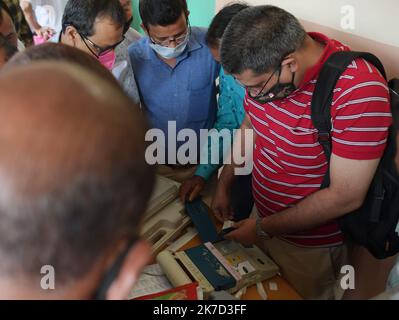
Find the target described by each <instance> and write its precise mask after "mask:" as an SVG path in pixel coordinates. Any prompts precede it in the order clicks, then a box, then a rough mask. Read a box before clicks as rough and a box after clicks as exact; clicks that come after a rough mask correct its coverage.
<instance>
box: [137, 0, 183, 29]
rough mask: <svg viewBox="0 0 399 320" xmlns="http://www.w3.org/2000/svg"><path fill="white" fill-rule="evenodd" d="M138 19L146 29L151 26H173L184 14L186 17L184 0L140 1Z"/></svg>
mask: <svg viewBox="0 0 399 320" xmlns="http://www.w3.org/2000/svg"><path fill="white" fill-rule="evenodd" d="M139 11H140V17H141V20H142V21H143V25H144V26H145V27H146V28H147V29H148V26H149V25H152V26H157V25H159V26H168V25H171V24H174V23H175V22H176V21H177V20H179V18H180V17H181V15H182V14H183V13H184V14H185V15H186V16H187V15H188V8H187V2H186V0H140V4H139Z"/></svg>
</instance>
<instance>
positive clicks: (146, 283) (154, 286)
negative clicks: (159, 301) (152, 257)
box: [128, 264, 173, 300]
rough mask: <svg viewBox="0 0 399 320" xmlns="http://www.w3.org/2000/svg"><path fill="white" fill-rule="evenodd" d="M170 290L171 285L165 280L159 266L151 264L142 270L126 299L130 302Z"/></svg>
mask: <svg viewBox="0 0 399 320" xmlns="http://www.w3.org/2000/svg"><path fill="white" fill-rule="evenodd" d="M150 274H151V275H150ZM172 288H173V287H172V285H171V284H170V282H169V280H168V279H167V278H166V276H165V274H164V272H163V271H162V269H161V267H160V266H159V264H153V265H150V266H147V267H145V268H144V270H143V273H142V274H141V276H140V278H139V280H138V281H137V283H136V285H135V287H134V288H133V290H132V292H131V293H130V295H129V297H128V299H129V300H130V299H134V298H137V297H142V296H145V295H149V294H154V293H158V292H162V291H165V290H169V289H172Z"/></svg>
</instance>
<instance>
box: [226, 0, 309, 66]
mask: <svg viewBox="0 0 399 320" xmlns="http://www.w3.org/2000/svg"><path fill="white" fill-rule="evenodd" d="M305 38H306V31H305V29H304V28H303V26H302V25H301V24H300V22H299V21H298V19H297V18H295V17H294V16H293V15H292V14H290V13H288V12H287V11H285V10H283V9H281V8H278V7H275V6H269V5H267V6H255V7H249V8H247V9H245V10H243V11H241V12H240V13H238V14H237V15H236V16H235V17H234V18H233V20H232V21H231V23H230V24H229V26H228V28H227V30H226V32H225V33H224V35H223V38H222V43H221V60H222V65H223V68H224V69H225V70H226V71H227V72H228V73H231V74H241V73H242V72H244V71H245V70H252V71H253V72H254V73H255V74H262V73H266V72H270V71H272V70H273V69H274V68H276V67H277V66H278V65H279V64H280V63H281V61H282V60H283V59H284V57H285V56H287V55H288V54H290V53H292V52H294V51H296V50H298V49H299V48H300V47H301V46H302V44H303V42H304V40H305Z"/></svg>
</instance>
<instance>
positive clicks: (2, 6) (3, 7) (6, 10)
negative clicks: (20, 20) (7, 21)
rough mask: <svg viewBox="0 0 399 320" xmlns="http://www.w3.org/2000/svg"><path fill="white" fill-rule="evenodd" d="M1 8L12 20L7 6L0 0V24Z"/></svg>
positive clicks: (1, 18)
mask: <svg viewBox="0 0 399 320" xmlns="http://www.w3.org/2000/svg"><path fill="white" fill-rule="evenodd" d="M3 10H4V11H5V12H6V13H7V14H8V15H9V16H10V18H11V20H12V14H11V11H10V9H9V8H8V6H7V5H6V4H5V3H4V1H2V0H0V24H2V23H3V19H4V17H3Z"/></svg>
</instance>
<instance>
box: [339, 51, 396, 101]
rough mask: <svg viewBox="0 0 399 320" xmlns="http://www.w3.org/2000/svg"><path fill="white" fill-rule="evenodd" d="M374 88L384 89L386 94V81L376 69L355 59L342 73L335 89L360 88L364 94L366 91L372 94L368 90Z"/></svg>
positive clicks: (364, 60)
mask: <svg viewBox="0 0 399 320" xmlns="http://www.w3.org/2000/svg"><path fill="white" fill-rule="evenodd" d="M370 86H371V87H370ZM376 86H377V87H382V88H384V89H386V91H387V94H388V85H387V81H386V79H385V78H384V77H383V76H382V74H381V72H380V71H379V70H378V68H377V67H376V66H374V65H373V64H372V63H371V62H369V61H367V60H366V59H364V58H357V59H355V60H353V61H352V62H351V63H350V64H349V66H348V67H347V68H346V70H345V71H344V72H343V73H342V75H341V77H340V79H339V80H338V82H337V86H336V87H337V88H341V89H351V88H358V87H360V88H364V89H365V94H367V91H369V92H370V94H372V91H373V90H370V89H373V88H375V87H376Z"/></svg>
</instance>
